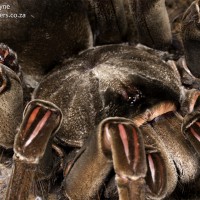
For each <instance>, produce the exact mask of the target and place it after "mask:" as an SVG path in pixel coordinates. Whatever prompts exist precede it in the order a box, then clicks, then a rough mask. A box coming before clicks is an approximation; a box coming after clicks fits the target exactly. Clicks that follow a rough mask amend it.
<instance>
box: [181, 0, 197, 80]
mask: <svg viewBox="0 0 200 200" xmlns="http://www.w3.org/2000/svg"><path fill="white" fill-rule="evenodd" d="M199 6H200V2H199V0H196V1H194V2H193V3H192V4H191V6H190V7H189V8H188V9H187V11H186V12H185V14H184V16H183V20H182V33H181V34H182V40H183V45H184V51H185V59H186V63H187V66H188V68H189V70H190V71H191V73H192V74H193V75H194V76H195V77H197V78H200V73H199V52H200V26H199V19H200V18H199V16H200V15H199V13H200V12H199V9H200V8H199Z"/></svg>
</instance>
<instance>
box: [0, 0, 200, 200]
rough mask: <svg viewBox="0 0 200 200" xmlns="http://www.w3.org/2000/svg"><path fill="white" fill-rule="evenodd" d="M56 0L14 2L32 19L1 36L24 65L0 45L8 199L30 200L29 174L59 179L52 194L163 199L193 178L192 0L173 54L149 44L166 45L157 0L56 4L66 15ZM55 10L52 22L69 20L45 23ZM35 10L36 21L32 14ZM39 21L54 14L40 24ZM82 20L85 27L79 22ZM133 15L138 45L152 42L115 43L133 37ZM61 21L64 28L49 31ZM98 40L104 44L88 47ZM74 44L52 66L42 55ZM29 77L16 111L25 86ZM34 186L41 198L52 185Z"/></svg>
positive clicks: (195, 83)
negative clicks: (178, 54) (26, 95)
mask: <svg viewBox="0 0 200 200" xmlns="http://www.w3.org/2000/svg"><path fill="white" fill-rule="evenodd" d="M54 3H56V2H53V3H52V2H51V3H50V2H49V3H48V2H43V3H41V2H40V1H34V5H33V7H32V8H31V9H30V10H29V9H28V8H30V5H31V3H30V2H28V1H26V2H24V1H22V0H21V1H18V4H17V5H15V4H13V7H14V8H15V9H16V10H17V9H19V11H20V12H27V13H26V14H27V16H29V15H30V18H28V19H27V20H28V21H29V22H32V24H31V25H27V24H26V23H25V21H23V23H24V24H23V23H22V24H20V25H18V24H17V22H14V21H11V24H12V25H13V26H14V27H15V28H16V27H18V26H19V27H21V28H22V31H21V32H20V30H18V29H17V30H16V33H13V34H12V35H10V34H8V36H9V37H10V38H9V37H6V36H5V35H4V39H3V42H7V43H8V44H9V46H12V45H14V46H15V47H16V49H19V63H20V56H21V59H23V62H22V60H21V65H22V68H23V65H24V63H25V64H28V66H27V67H28V69H25V73H24V74H21V73H20V68H19V67H18V61H17V56H16V54H15V52H14V51H13V50H11V49H10V48H9V47H8V46H7V45H4V44H1V46H0V63H1V64H0V69H1V70H0V75H1V88H0V92H1V96H0V101H1V102H0V103H1V104H0V105H1V109H2V112H1V113H2V117H1V118H0V119H1V120H2V124H4V125H3V126H2V127H1V141H0V144H1V146H2V147H3V148H5V149H9V148H12V147H13V149H14V156H13V167H12V174H11V177H10V181H9V184H8V186H7V192H6V194H5V199H27V198H28V196H29V193H31V190H30V188H31V185H32V182H33V181H35V182H39V183H40V182H44V183H45V182H47V185H48V184H49V183H50V182H51V181H49V180H52V179H55V175H58V174H59V173H62V174H63V179H62V187H61V189H59V193H58V194H57V193H56V192H55V193H56V194H54V199H116V198H119V199H164V198H167V197H169V196H170V195H171V194H172V193H173V191H174V190H175V189H176V188H177V183H178V182H181V183H182V184H184V183H188V182H192V181H194V180H198V176H199V169H198V164H199V146H200V145H199V142H200V130H199V129H200V128H199V127H200V119H199V115H200V114H199V113H200V110H199V106H200V102H199V99H200V98H199V96H200V92H199V90H198V89H199V85H200V84H199V83H200V82H199V79H198V78H199V77H200V74H199V70H198V66H197V63H198V60H197V54H196V53H198V52H199V49H198V47H199V43H198V42H199V41H198V40H199V38H200V37H199V29H198V28H199V26H198V22H199V4H200V3H199V1H195V2H193V3H192V5H191V6H190V7H189V8H188V10H187V11H186V13H185V15H184V16H183V26H182V38H183V45H184V47H185V55H186V59H184V58H181V59H179V61H178V62H177V63H176V62H175V61H172V60H170V55H169V54H167V58H166V56H165V55H164V53H162V52H160V51H158V50H155V49H165V48H166V47H167V46H170V43H171V42H172V35H171V30H170V25H169V19H168V16H167V11H166V8H165V4H164V3H165V1H163V0H160V1H142V0H141V1H132V2H129V3H130V4H128V3H127V2H126V1H114V0H112V1H106V3H105V2H104V3H105V4H103V3H102V2H101V1H85V2H82V1H68V2H67V3H64V2H63V5H62V6H63V8H66V9H68V10H67V11H69V12H66V10H65V9H63V8H62V6H61V5H59V6H55V5H54ZM54 6H55V7H54ZM76 6H78V8H79V9H80V10H79V11H77V9H76ZM36 8H38V10H37V12H35V13H33V11H35V10H34V9H36ZM59 9H60V10H59ZM58 10H59V12H58V13H57V15H55V16H56V17H57V18H56V19H57V20H58V19H60V18H59V17H60V16H62V17H64V18H65V19H66V21H65V23H66V24H65V23H64V22H63V21H62V23H61V24H59V25H58V24H56V23H55V24H54V23H53V22H54V20H55V19H53V18H52V16H54V15H53V11H58ZM64 11H65V12H64ZM86 11H87V12H86ZM41 13H43V14H42V17H43V21H42V20H41V21H40V20H39V21H38V19H40V16H41ZM33 14H34V15H33ZM32 15H33V16H32ZM31 17H32V18H33V19H32V18H31ZM69 19H72V20H71V21H70V20H69ZM47 20H50V22H51V23H49V24H47V25H45V26H44V27H42V26H43V25H44V24H45V22H46V21H47ZM73 20H74V21H73ZM78 20H81V25H80V26H78V27H76V29H75V28H74V27H73V26H72V25H73V24H74V23H75V22H76V23H77V21H78ZM2 23H4V22H2ZM110 23H112V24H113V27H114V28H113V29H112V28H111V27H110ZM134 24H135V25H136V27H137V32H138V34H139V40H140V42H141V43H143V44H145V45H148V46H150V47H151V48H148V47H146V46H142V45H128V44H113V43H120V42H122V41H128V42H130V43H131V42H133V32H134V28H133V25H134ZM3 25H4V26H6V23H5V24H3ZM29 26H30V27H29ZM64 26H67V28H66V27H65V29H63V32H62V33H58V32H57V31H56V30H55V28H57V30H62V28H63V27H64ZM29 28H31V33H30V32H28V33H27V34H26V31H27V30H28V29H29ZM69 28H71V30H69ZM77 30H79V32H78V31H77ZM158 30H159V31H158ZM9 31H10V30H8V33H9ZM37 31H41V32H40V33H41V35H40V34H36V33H37ZM67 33H68V34H69V37H68V38H67V39H66V37H65V34H67ZM114 33H116V34H114ZM2 35H3V33H2ZM16 36H17V37H16ZM22 36H24V37H25V36H26V37H27V38H26V37H25V39H24V40H22ZM44 37H45V42H46V43H47V44H45V42H43V40H44ZM13 38H14V39H13ZM71 38H72V39H73V40H70V39H71ZM9 39H10V40H9ZM15 39H16V40H15ZM62 39H63V41H60V40H62ZM17 40H19V41H21V44H23V45H24V49H23V50H22V49H21V48H22V46H20V45H19V44H17ZM66 40H67V41H66ZM76 40H77V41H76ZM10 41H12V42H10ZM75 41H76V42H75ZM65 42H66V43H65ZM67 42H69V44H68V43H67ZM95 42H96V43H97V44H102V46H99V47H92V46H93V45H94V44H95ZM108 43H111V44H110V45H108ZM66 46H67V48H65V47H66ZM152 48H154V49H152ZM37 49H39V50H40V52H37ZM84 49H85V50H84ZM33 50H34V51H33ZM81 50H84V51H83V52H81V53H79V55H76V56H74V57H72V58H69V59H66V60H64V61H63V62H62V64H60V65H59V66H57V67H56V68H54V69H53V70H51V68H52V65H50V64H49V63H52V62H54V61H56V62H55V63H57V64H58V63H59V59H60V58H61V57H65V56H66V55H67V56H71V55H72V54H76V53H77V52H79V51H81ZM17 52H18V51H17ZM51 55H52V57H51ZM58 56H60V57H59V59H57V57H58ZM164 57H165V60H163V59H162V58H164ZM36 65H40V66H39V70H40V71H42V72H41V73H40V74H39V75H38V74H37V73H38V72H36V74H35V77H34V80H32V77H30V74H29V70H30V69H33V72H34V70H35V67H36ZM187 65H188V67H189V69H190V70H189V69H188V68H187ZM47 66H48V68H47ZM40 67H43V68H42V69H41V68H40ZM190 71H191V72H190ZM45 72H48V75H47V76H45V78H43V79H42V80H41V81H40V83H39V84H37V81H38V80H39V79H40V76H41V74H42V73H45ZM192 73H193V74H194V75H195V76H194V75H192ZM23 79H24V80H23ZM35 85H37V86H36V87H35V88H34V91H33V93H32V100H31V101H30V102H29V103H28V104H27V105H26V107H25V109H24V115H23V116H22V110H23V103H25V102H24V101H25V100H24V99H23V94H22V92H23V90H24V91H25V92H28V91H29V89H30V88H31V87H34V86H35ZM28 87H29V88H28ZM26 100H27V99H26ZM25 104H26V103H25ZM22 119H23V120H22ZM21 121H22V122H21ZM20 123H21V125H20V127H19V124H20ZM18 127H19V130H18V133H17V135H16V136H15V134H16V129H17V128H18ZM14 140H15V141H14ZM5 151H6V150H5ZM2 170H3V169H2ZM53 177H54V178H53ZM114 177H115V178H114ZM38 190H39V191H38V194H37V195H41V196H42V198H48V190H47V191H46V194H43V193H42V192H44V190H42V191H40V187H39V188H38ZM49 197H50V198H52V197H51V194H50V195H49Z"/></svg>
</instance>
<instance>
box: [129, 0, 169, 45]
mask: <svg viewBox="0 0 200 200" xmlns="http://www.w3.org/2000/svg"><path fill="white" fill-rule="evenodd" d="M133 2H134V3H133V4H135V5H134V7H133V10H134V11H135V20H136V25H137V29H138V34H139V40H140V42H141V43H142V44H145V45H147V46H149V47H152V48H158V49H166V48H167V47H169V45H170V44H171V41H172V35H171V28H170V23H169V17H168V14H167V10H166V7H165V0H140V1H138V0H133Z"/></svg>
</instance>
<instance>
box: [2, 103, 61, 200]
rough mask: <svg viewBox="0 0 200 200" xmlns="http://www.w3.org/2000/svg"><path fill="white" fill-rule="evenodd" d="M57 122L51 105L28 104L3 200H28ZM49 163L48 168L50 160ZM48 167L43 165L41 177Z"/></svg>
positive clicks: (17, 138)
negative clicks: (37, 170) (4, 199)
mask: <svg viewBox="0 0 200 200" xmlns="http://www.w3.org/2000/svg"><path fill="white" fill-rule="evenodd" d="M61 121H62V114H61V112H60V110H59V109H58V108H57V107H56V106H55V105H53V104H51V103H49V102H44V101H39V100H35V101H32V102H30V103H29V104H28V106H27V107H26V109H25V115H24V119H23V122H22V124H21V127H20V131H19V132H18V134H17V135H16V138H15V144H14V166H13V170H12V175H11V178H10V182H9V186H8V189H7V194H6V200H11V199H13V200H14V199H15V200H25V199H27V198H28V195H29V190H30V187H31V184H32V181H33V178H34V176H35V173H36V169H37V168H38V165H39V162H40V160H41V158H42V157H43V156H44V155H45V154H46V152H47V150H46V149H47V148H48V143H49V139H50V138H52V136H53V135H54V134H55V132H56V131H57V130H58V128H59V126H60V123H61ZM45 156H47V155H45ZM49 161H50V162H49V163H50V165H51V158H49ZM48 168H49V166H46V167H45V168H44V170H43V172H42V173H41V175H42V174H43V173H45V170H46V169H48ZM40 170H41V168H40Z"/></svg>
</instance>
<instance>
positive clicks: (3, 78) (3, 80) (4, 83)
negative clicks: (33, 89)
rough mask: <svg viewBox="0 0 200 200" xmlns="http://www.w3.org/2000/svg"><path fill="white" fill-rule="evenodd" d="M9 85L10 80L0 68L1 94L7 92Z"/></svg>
mask: <svg viewBox="0 0 200 200" xmlns="http://www.w3.org/2000/svg"><path fill="white" fill-rule="evenodd" d="M7 84H8V78H7V76H6V73H5V70H4V69H3V68H2V67H0V94H1V93H2V92H4V91H5V89H6V87H7Z"/></svg>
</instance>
